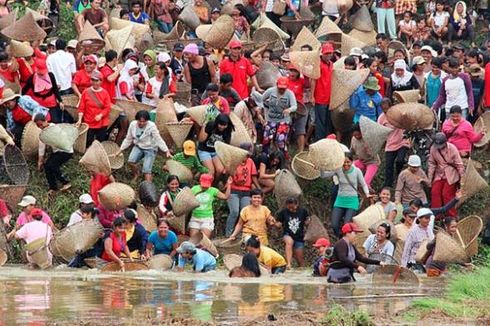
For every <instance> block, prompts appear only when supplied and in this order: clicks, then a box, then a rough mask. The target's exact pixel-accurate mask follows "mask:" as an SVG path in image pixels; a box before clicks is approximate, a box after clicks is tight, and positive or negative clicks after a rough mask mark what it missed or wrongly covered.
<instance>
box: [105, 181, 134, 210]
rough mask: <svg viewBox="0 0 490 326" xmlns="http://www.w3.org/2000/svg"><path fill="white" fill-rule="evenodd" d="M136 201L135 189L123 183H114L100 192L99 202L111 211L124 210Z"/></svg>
mask: <svg viewBox="0 0 490 326" xmlns="http://www.w3.org/2000/svg"><path fill="white" fill-rule="evenodd" d="M134 199H135V193H134V190H133V188H131V187H130V186H128V185H127V184H124V183H121V182H112V183H109V184H108V185H106V186H105V187H104V188H102V189H101V190H100V191H99V202H100V203H101V204H102V206H104V208H105V209H107V210H109V211H116V210H120V209H124V208H126V207H128V206H129V205H131V203H132V202H133V201H134Z"/></svg>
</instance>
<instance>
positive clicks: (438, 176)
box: [428, 143, 464, 185]
mask: <svg viewBox="0 0 490 326" xmlns="http://www.w3.org/2000/svg"><path fill="white" fill-rule="evenodd" d="M463 175H464V165H463V161H462V160H461V156H459V152H458V149H457V148H456V146H454V145H453V144H451V143H447V147H446V148H443V149H440V150H439V149H435V148H434V146H432V147H431V148H430V154H429V173H428V177H429V182H434V181H438V180H447V182H448V183H449V184H450V185H452V184H455V183H456V182H458V181H459V180H460V179H461V177H462V176H463Z"/></svg>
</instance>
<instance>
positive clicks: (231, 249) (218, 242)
mask: <svg viewBox="0 0 490 326" xmlns="http://www.w3.org/2000/svg"><path fill="white" fill-rule="evenodd" d="M213 244H214V246H215V247H216V248H217V249H218V251H219V252H220V254H221V255H223V256H225V255H228V254H236V253H238V252H240V251H241V247H242V240H241V239H238V238H237V239H235V240H228V238H220V239H215V240H213Z"/></svg>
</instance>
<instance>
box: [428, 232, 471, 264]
mask: <svg viewBox="0 0 490 326" xmlns="http://www.w3.org/2000/svg"><path fill="white" fill-rule="evenodd" d="M433 259H434V261H436V262H441V263H465V262H468V256H467V255H466V252H465V250H464V248H463V246H462V244H461V243H459V242H458V241H456V240H455V239H454V238H453V237H451V236H450V235H449V234H447V233H446V232H444V231H439V232H437V235H436V246H435V248H434V257H433Z"/></svg>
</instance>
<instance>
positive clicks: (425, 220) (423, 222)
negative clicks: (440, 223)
mask: <svg viewBox="0 0 490 326" xmlns="http://www.w3.org/2000/svg"><path fill="white" fill-rule="evenodd" d="M432 215H433V214H432V211H431V210H430V209H428V208H421V209H419V210H418V211H417V221H418V224H419V225H420V226H421V227H423V228H426V227H428V226H429V223H430V218H431V216H432Z"/></svg>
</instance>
